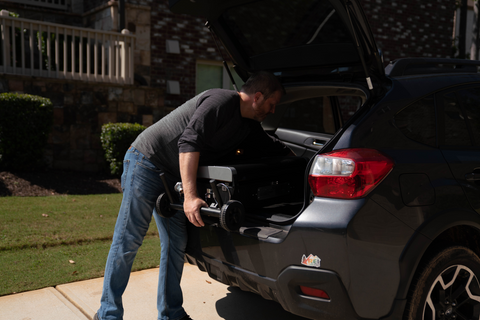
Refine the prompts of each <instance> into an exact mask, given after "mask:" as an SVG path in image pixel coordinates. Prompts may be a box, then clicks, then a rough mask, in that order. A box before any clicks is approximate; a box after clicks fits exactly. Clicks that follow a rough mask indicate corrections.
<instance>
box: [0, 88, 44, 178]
mask: <svg viewBox="0 0 480 320" xmlns="http://www.w3.org/2000/svg"><path fill="white" fill-rule="evenodd" d="M52 125H53V104H52V102H51V101H50V100H49V99H47V98H43V97H38V96H33V95H29V94H17V93H2V94H0V170H6V169H13V170H27V169H35V168H38V167H39V166H42V165H43V164H44V163H43V152H44V149H45V147H46V144H47V139H48V135H49V133H50V129H51V128H52Z"/></svg>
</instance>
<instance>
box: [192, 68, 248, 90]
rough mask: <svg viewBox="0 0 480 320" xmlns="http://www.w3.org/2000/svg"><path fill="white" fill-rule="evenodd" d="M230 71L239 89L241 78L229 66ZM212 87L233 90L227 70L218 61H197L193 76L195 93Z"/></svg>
mask: <svg viewBox="0 0 480 320" xmlns="http://www.w3.org/2000/svg"><path fill="white" fill-rule="evenodd" d="M230 72H231V73H232V76H233V78H234V79H235V84H236V85H237V89H238V90H240V88H241V87H242V85H243V80H242V79H241V78H240V77H239V76H238V75H237V73H236V72H235V70H234V69H233V68H232V67H231V66H230ZM213 88H223V89H231V90H233V85H232V83H231V81H230V77H229V76H228V73H227V71H226V70H225V68H224V67H223V64H222V63H220V62H217V61H198V62H197V72H196V77H195V94H199V93H200V92H203V91H205V90H207V89H213Z"/></svg>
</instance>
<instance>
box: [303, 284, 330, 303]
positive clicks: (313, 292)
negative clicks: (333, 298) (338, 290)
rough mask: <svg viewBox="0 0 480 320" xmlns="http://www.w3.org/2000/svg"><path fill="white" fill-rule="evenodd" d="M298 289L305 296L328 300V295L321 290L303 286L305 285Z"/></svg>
mask: <svg viewBox="0 0 480 320" xmlns="http://www.w3.org/2000/svg"><path fill="white" fill-rule="evenodd" d="M300 290H301V291H302V293H303V294H304V295H306V296H311V297H317V298H322V299H328V300H330V297H329V296H328V294H327V293H326V292H325V291H323V290H320V289H315V288H310V287H305V286H300Z"/></svg>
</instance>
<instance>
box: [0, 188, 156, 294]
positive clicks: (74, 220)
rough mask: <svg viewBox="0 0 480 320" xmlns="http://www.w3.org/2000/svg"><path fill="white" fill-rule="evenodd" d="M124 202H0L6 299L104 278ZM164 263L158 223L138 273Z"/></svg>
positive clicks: (1, 286) (104, 198)
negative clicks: (15, 295)
mask: <svg viewBox="0 0 480 320" xmlns="http://www.w3.org/2000/svg"><path fill="white" fill-rule="evenodd" d="M121 199H122V195H121V194H108V195H88V196H84V195H75V196H72V195H68V196H52V197H2V198H0V270H2V272H1V273H0V296H1V295H6V294H10V293H14V292H22V291H28V290H34V289H39V288H44V287H48V286H55V285H58V284H63V283H68V282H72V281H78V280H84V279H91V278H96V277H101V276H103V272H104V268H105V262H106V259H107V255H108V250H109V248H110V243H111V238H112V236H113V229H114V226H115V222H116V217H117V214H118V210H119V208H120V203H121ZM159 259H160V246H159V239H158V232H157V230H156V226H155V222H154V220H153V219H152V222H151V224H150V228H149V230H148V233H147V236H146V237H145V240H144V242H143V245H142V247H141V248H140V250H139V252H138V254H137V258H136V259H135V262H134V265H133V271H136V270H142V269H146V268H152V267H156V266H158V263H159ZM71 261H73V262H74V263H72V262H71Z"/></svg>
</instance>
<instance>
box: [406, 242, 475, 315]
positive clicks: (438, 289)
mask: <svg viewBox="0 0 480 320" xmlns="http://www.w3.org/2000/svg"><path fill="white" fill-rule="evenodd" d="M479 279H480V259H479V258H478V256H477V255H476V254H475V253H474V252H473V251H472V250H470V249H468V248H465V247H461V246H452V247H449V248H446V249H444V250H442V251H441V252H439V253H438V254H437V255H435V256H434V257H433V258H432V259H431V260H429V261H428V262H427V263H426V264H425V265H424V268H423V269H422V271H421V272H420V274H419V275H418V279H417V280H416V281H415V283H414V284H413V287H412V291H411V292H410V295H409V299H408V302H407V306H406V309H405V316H404V319H407V320H434V319H445V320H447V319H448V320H450V319H451V320H462V319H468V320H470V319H479V318H480V282H479Z"/></svg>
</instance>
